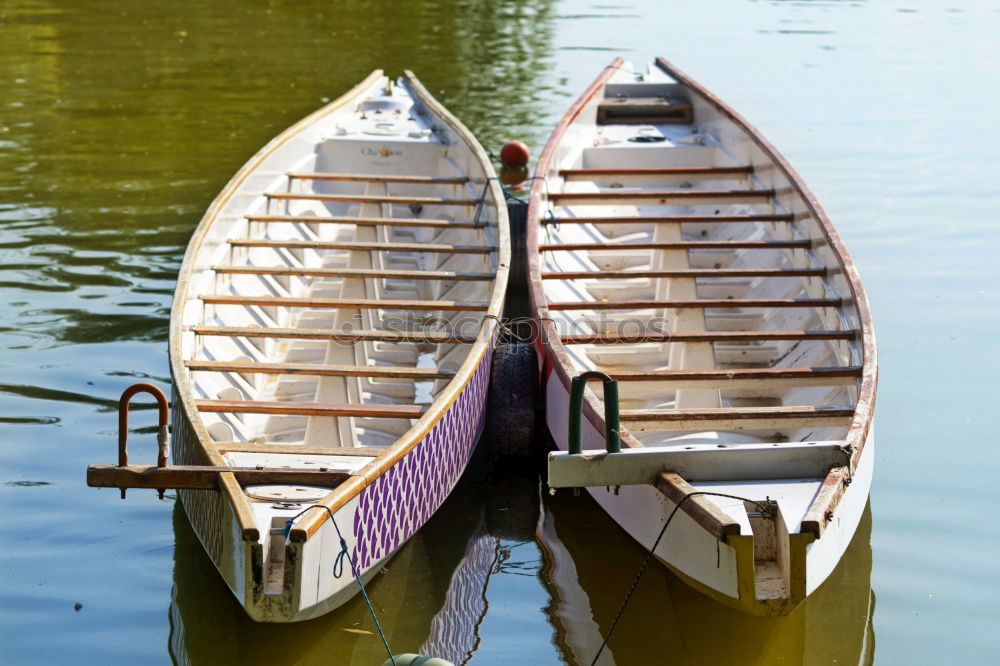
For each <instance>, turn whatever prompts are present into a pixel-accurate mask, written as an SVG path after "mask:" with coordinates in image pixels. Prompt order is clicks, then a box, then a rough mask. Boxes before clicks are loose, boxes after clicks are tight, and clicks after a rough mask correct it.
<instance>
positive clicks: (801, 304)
mask: <svg viewBox="0 0 1000 666" xmlns="http://www.w3.org/2000/svg"><path fill="white" fill-rule="evenodd" d="M843 304H844V301H843V299H840V298H759V299H751V298H716V299H708V298H701V299H696V300H683V301H656V300H650V301H557V302H555V303H549V304H548V306H547V307H548V308H549V310H645V309H649V308H676V309H682V308H830V307H840V306H842V305H843Z"/></svg>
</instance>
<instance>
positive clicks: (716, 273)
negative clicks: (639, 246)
mask: <svg viewBox="0 0 1000 666" xmlns="http://www.w3.org/2000/svg"><path fill="white" fill-rule="evenodd" d="M826 274H827V271H826V269H824V268H680V269H673V270H663V271H631V270H625V271H611V270H608V271H552V272H548V273H542V274H541V275H539V277H540V279H542V280H600V279H607V280H610V279H626V280H627V279H629V278H740V277H823V276H825V275H826Z"/></svg>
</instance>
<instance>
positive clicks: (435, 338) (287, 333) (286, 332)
mask: <svg viewBox="0 0 1000 666" xmlns="http://www.w3.org/2000/svg"><path fill="white" fill-rule="evenodd" d="M188 330H190V331H192V332H193V333H195V334H196V335H218V336H222V337H230V338H287V339H292V340H333V341H336V342H427V343H431V344H447V343H453V342H454V343H469V344H471V343H474V342H475V341H476V339H477V338H476V336H474V335H457V334H452V333H436V332H424V331H378V330H355V331H340V332H337V331H331V330H329V329H325V328H276V327H271V326H191V327H190V328H189V329H188Z"/></svg>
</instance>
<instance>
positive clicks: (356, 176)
mask: <svg viewBox="0 0 1000 666" xmlns="http://www.w3.org/2000/svg"><path fill="white" fill-rule="evenodd" d="M288 177H289V178H294V179H297V180H344V181H358V182H366V183H368V182H370V183H416V184H426V185H462V184H464V183H467V182H469V179H468V178H467V177H465V176H450V177H449V176H402V175H393V174H374V173H319V172H316V173H305V172H301V173H300V172H290V173H289V174H288Z"/></svg>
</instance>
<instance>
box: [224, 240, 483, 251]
mask: <svg viewBox="0 0 1000 666" xmlns="http://www.w3.org/2000/svg"><path fill="white" fill-rule="evenodd" d="M228 242H229V244H230V245H234V246H237V247H270V248H281V249H287V250H354V251H371V252H436V253H444V254H489V253H491V252H496V251H497V248H496V247H494V246H492V245H445V244H441V243H362V242H359V241H312V240H270V239H259V238H234V239H232V240H230V241H228Z"/></svg>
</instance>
